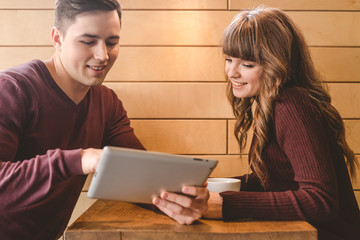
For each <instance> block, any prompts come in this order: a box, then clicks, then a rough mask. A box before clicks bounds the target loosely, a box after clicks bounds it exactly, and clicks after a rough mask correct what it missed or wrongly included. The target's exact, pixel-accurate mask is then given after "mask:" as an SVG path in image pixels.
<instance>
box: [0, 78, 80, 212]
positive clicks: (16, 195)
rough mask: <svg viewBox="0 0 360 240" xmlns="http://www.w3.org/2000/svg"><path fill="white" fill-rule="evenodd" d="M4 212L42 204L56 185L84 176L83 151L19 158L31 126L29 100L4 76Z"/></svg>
mask: <svg viewBox="0 0 360 240" xmlns="http://www.w3.org/2000/svg"><path fill="white" fill-rule="evenodd" d="M0 89H2V93H1V95H0V196H1V201H0V209H1V211H5V209H9V208H10V207H11V208H14V207H16V208H21V207H23V206H27V205H30V204H33V203H36V202H38V201H39V200H40V199H42V198H43V197H44V196H46V195H47V194H48V193H49V192H51V191H53V190H54V188H55V186H56V185H57V184H58V183H59V182H62V181H66V180H67V179H69V178H70V177H72V176H74V175H83V172H82V168H81V153H80V152H81V150H80V149H77V150H68V151H61V150H59V149H54V150H49V151H48V152H47V153H45V154H44V155H39V156H36V157H35V156H34V158H31V159H26V160H25V159H16V155H17V151H18V148H19V142H20V137H21V135H22V134H23V133H24V132H25V131H26V127H27V124H30V122H31V117H29V116H30V115H29V114H28V110H29V109H31V108H32V106H31V101H29V100H28V99H27V97H26V94H24V93H23V92H22V90H21V88H19V87H18V85H17V83H16V82H15V81H11V80H9V79H6V78H5V77H4V76H0Z"/></svg>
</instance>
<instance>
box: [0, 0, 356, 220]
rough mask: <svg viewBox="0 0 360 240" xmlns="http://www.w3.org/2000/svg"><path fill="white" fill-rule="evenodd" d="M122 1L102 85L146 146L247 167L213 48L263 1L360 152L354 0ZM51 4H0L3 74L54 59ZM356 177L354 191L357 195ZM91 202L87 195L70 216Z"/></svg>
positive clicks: (225, 172)
mask: <svg viewBox="0 0 360 240" xmlns="http://www.w3.org/2000/svg"><path fill="white" fill-rule="evenodd" d="M120 2H121V3H122V5H123V8H124V11H123V28H122V30H121V49H120V55H119V58H118V60H117V62H116V64H115V66H114V67H113V69H112V70H111V72H110V73H109V75H108V77H107V79H106V82H105V85H107V86H109V87H111V88H113V89H114V90H115V91H116V93H117V94H118V96H119V98H120V99H121V100H122V101H123V103H124V105H125V107H126V109H127V110H128V114H129V117H130V118H131V119H132V126H133V127H134V128H135V132H136V134H137V135H138V137H139V138H140V139H141V141H142V142H143V143H144V145H145V146H146V147H147V148H148V149H149V150H153V151H161V152H170V153H178V154H189V155H201V156H207V157H209V158H215V159H218V160H220V164H219V166H218V168H217V169H216V170H215V172H214V174H213V176H231V175H237V174H243V173H245V172H247V163H246V159H240V158H239V157H238V155H237V153H238V147H237V145H236V142H235V139H234V137H233V134H232V129H233V123H234V119H233V116H232V112H231V109H230V106H229V104H228V103H227V100H226V97H225V86H226V79H225V75H224V59H223V56H222V54H221V49H220V46H219V45H220V39H221V36H222V32H223V30H224V29H225V27H226V26H227V25H228V24H229V23H230V21H231V19H232V18H233V16H235V15H236V14H237V13H238V12H239V11H241V10H242V9H247V8H251V7H254V6H258V5H259V4H264V5H265V6H272V7H278V8H281V9H284V10H286V12H287V13H288V15H289V16H290V17H291V18H293V19H294V21H295V22H296V23H297V24H298V25H299V26H300V28H301V29H302V31H303V32H304V35H305V38H306V40H307V42H308V44H309V46H310V48H311V52H312V54H313V57H314V61H315V63H316V65H317V67H318V68H319V69H320V70H321V72H322V73H323V75H324V76H325V77H326V79H327V81H328V83H329V89H330V92H331V95H332V97H333V103H334V105H335V106H336V107H337V108H338V110H339V111H340V113H341V115H342V116H343V118H344V121H345V124H346V127H347V134H348V135H347V139H348V141H349V143H350V145H351V147H352V148H353V150H354V151H355V152H356V153H357V154H360V138H359V136H360V108H359V105H360V95H359V92H360V73H359V72H358V68H359V64H360V31H359V29H360V0H326V1H325V0H323V1H313V0H298V1H288V0H262V1H260V0H151V1H149V0H120ZM53 5H54V2H53V1H50V0H33V1H28V0H12V1H1V2H0V56H1V57H0V70H2V69H5V68H7V67H10V66H13V65H15V64H19V63H22V62H25V61H28V60H31V59H33V58H39V59H46V58H48V57H49V56H51V54H52V52H53V48H52V46H51V42H50V28H51V27H52V24H53ZM359 176H360V172H359V175H358V181H357V183H355V182H354V189H355V191H356V195H357V198H358V200H359V201H360V177H359ZM85 190H86V189H85ZM92 203H93V200H90V199H87V198H86V196H85V192H84V193H83V195H82V197H81V198H80V201H79V204H78V207H77V208H76V211H75V213H74V217H73V218H72V220H74V218H75V217H76V216H78V215H79V214H80V213H81V212H82V211H84V210H85V209H86V208H87V207H88V206H89V205H90V204H92Z"/></svg>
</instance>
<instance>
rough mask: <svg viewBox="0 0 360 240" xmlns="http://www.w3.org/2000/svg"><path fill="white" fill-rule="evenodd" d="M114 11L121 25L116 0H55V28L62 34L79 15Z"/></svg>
mask: <svg viewBox="0 0 360 240" xmlns="http://www.w3.org/2000/svg"><path fill="white" fill-rule="evenodd" d="M98 10H100V11H112V10H116V11H117V13H118V16H119V19H120V23H121V6H120V4H119V2H118V1H117V0H57V1H56V4H55V26H56V27H58V28H59V29H60V30H61V31H62V32H63V33H64V34H65V33H66V30H67V28H68V26H69V24H71V23H72V22H73V21H74V20H75V17H76V16H77V15H79V14H81V13H84V12H89V11H98Z"/></svg>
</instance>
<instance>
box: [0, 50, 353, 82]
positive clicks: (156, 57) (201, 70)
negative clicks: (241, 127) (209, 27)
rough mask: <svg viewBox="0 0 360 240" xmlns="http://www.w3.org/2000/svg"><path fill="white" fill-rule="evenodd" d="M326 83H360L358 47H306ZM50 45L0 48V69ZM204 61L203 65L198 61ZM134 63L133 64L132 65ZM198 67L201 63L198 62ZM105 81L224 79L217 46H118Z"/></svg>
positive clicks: (44, 53) (42, 55) (39, 54)
mask: <svg viewBox="0 0 360 240" xmlns="http://www.w3.org/2000/svg"><path fill="white" fill-rule="evenodd" d="M310 49H311V52H312V55H313V58H314V62H315V64H316V66H317V67H318V68H319V70H320V71H321V73H322V74H323V75H324V77H325V79H326V80H327V81H329V82H360V74H358V65H359V64H358V63H359V62H360V48H327V47H320V48H318V47H313V48H310ZM53 52H54V48H53V47H0V56H3V57H2V58H1V59H0V71H1V70H3V69H5V68H8V67H11V66H14V65H17V64H20V63H23V62H26V61H30V60H32V59H35V58H36V59H41V60H46V59H48V58H49V57H50V56H51V55H52V54H53ZM202 62H206V67H199V63H202ZM135 66H136V67H135ZM200 66H201V64H200ZM106 79H107V80H109V81H198V82H199V81H225V80H226V78H225V73H224V57H223V54H222V51H221V48H219V47H129V46H121V47H120V54H119V56H118V59H117V61H116V62H115V65H114V66H113V68H112V70H111V71H110V72H109V74H108V76H107V78H106Z"/></svg>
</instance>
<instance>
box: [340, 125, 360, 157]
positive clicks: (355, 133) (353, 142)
mask: <svg viewBox="0 0 360 240" xmlns="http://www.w3.org/2000/svg"><path fill="white" fill-rule="evenodd" d="M344 124H345V136H346V139H347V142H348V144H349V146H350V148H351V149H352V150H353V151H354V152H355V154H360V139H359V136H360V120H344Z"/></svg>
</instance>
